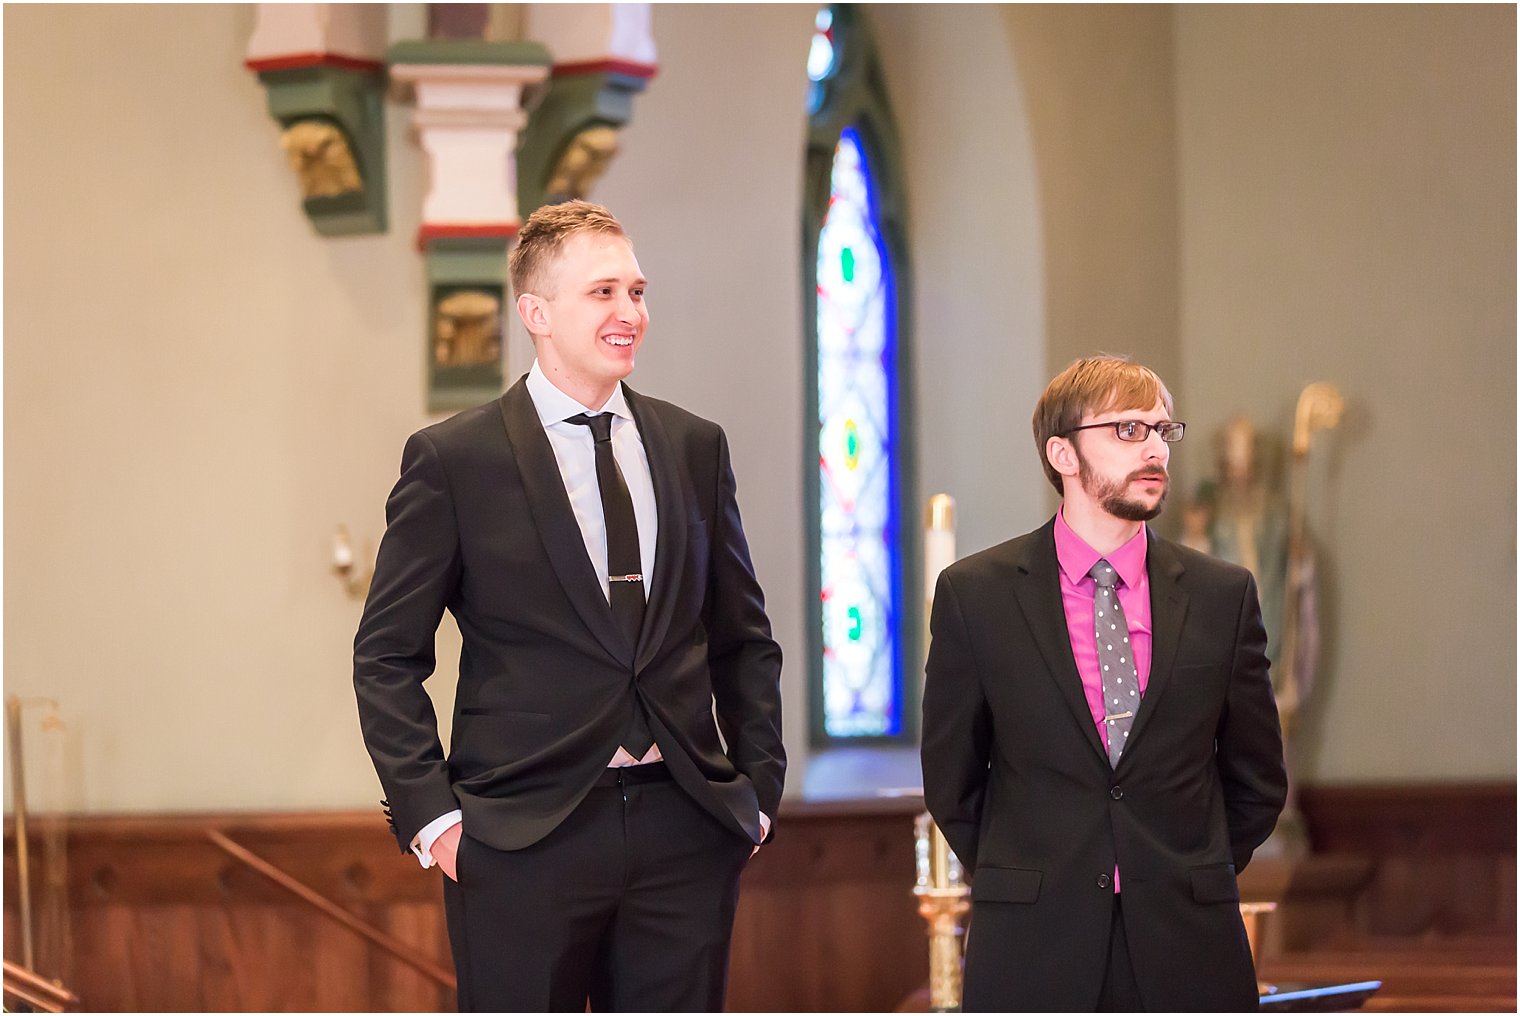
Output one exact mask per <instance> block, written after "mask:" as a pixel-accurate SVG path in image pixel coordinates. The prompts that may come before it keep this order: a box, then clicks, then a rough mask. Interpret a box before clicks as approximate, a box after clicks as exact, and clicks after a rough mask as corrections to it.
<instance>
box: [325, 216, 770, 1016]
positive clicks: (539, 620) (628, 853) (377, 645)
mask: <svg viewBox="0 0 1520 1016" xmlns="http://www.w3.org/2000/svg"><path fill="white" fill-rule="evenodd" d="M510 270H511V276H512V286H513V289H514V291H515V292H516V294H517V310H518V313H519V315H520V316H521V317H522V320H523V322H524V323H525V324H526V326H527V329H528V331H529V332H530V333H531V334H532V336H533V342H534V347H535V351H536V354H537V359H536V360H535V362H534V364H533V368H532V370H531V371H529V373H528V374H527V375H526V376H525V377H524V378H522V379H521V380H519V381H518V382H517V383H516V384H515V385H513V386H512V388H511V389H510V390H508V391H507V393H506V394H505V395H503V396H502V397H501V398H500V399H499V400H497V401H495V402H492V403H489V404H487V405H484V406H480V407H478V408H476V409H472V410H468V411H466V412H464V413H461V414H459V415H458V416H455V417H453V418H452V419H449V420H446V421H444V422H443V423H440V424H437V425H436V426H433V427H429V428H427V429H425V430H423V431H420V432H419V433H417V434H414V435H412V437H411V439H410V440H409V441H408V442H407V445H406V449H405V451H404V452H403V455H402V463H401V477H400V480H399V481H398V482H397V484H396V486H395V489H394V490H393V491H392V492H391V496H390V500H389V501H388V502H387V505H386V516H387V528H386V533H385V538H384V540H383V542H382V543H381V547H380V552H379V557H378V560H377V562H376V566H375V576H374V582H373V585H372V587H371V590H370V595H369V600H368V602H367V603H366V604H365V608H364V616H363V619H362V620H361V621H360V624H359V632H358V635H357V637H356V639H355V643H354V687H355V690H356V692H357V694H358V700H359V717H360V725H361V727H362V730H363V733H364V740H365V744H366V745H367V747H368V748H369V752H370V755H371V757H372V759H373V760H374V763H375V768H376V770H377V771H378V772H379V775H380V782H381V784H382V786H383V787H384V790H385V794H386V797H387V799H388V810H389V814H390V815H391V816H392V825H393V827H394V831H395V833H396V835H397V839H398V841H399V842H400V844H401V847H402V849H403V850H407V849H411V850H413V851H414V852H415V853H416V854H417V856H418V858H419V859H420V860H421V861H422V863H423V865H424V867H426V866H430V865H431V864H433V863H434V862H436V863H437V864H438V866H439V867H440V868H442V869H443V872H444V874H445V875H446V876H447V878H446V879H445V882H444V903H445V907H446V911H447V916H448V925H449V938H450V941H451V944H452V948H453V952H454V961H455V966H456V968H457V970H458V973H459V1003H460V1008H461V1009H462V1010H480V1011H485V1010H499V1011H503V1010H504V1011H514V1010H515V1011H545V1010H560V1011H583V1010H584V1009H585V1007H586V1004H587V1002H588V1000H589V1002H590V1004H591V1006H592V1007H593V1008H594V1009H597V1010H630V1009H631V1010H644V1011H658V1010H718V1009H721V1008H722V1005H723V994H724V987H725V981H726V977H727V964H728V946H729V938H730V934H731V931H732V926H733V918H734V908H735V905H736V902H737V898H738V883H739V875H740V872H741V870H742V869H743V866H744V863H745V861H746V860H747V859H748V858H749V856H750V855H751V853H752V852H753V850H754V849H755V847H756V845H757V844H759V843H761V842H763V841H764V840H765V839H766V838H767V837H768V836H769V833H770V825H771V819H772V817H773V816H774V815H775V814H776V808H777V806H778V805H779V803H780V799H781V789H782V777H783V773H784V771H785V766H786V762H785V753H784V751H783V749H782V743H781V703H780V685H779V679H780V670H781V652H780V649H779V647H778V646H777V645H776V643H775V642H774V641H773V640H772V639H771V632H770V624H769V622H768V620H767V619H766V615H765V605H764V600H763V597H762V595H761V591H760V587H759V584H758V583H757V582H756V580H755V575H754V569H753V567H752V565H751V563H750V556H749V549H748V546H747V544H746V542H745V538H744V531H743V528H742V526H741V524H740V519H739V508H738V503H737V501H736V499H735V485H734V476H733V471H732V468H731V466H730V463H729V452H728V443H727V440H726V438H725V437H724V435H723V431H722V430H721V429H720V428H719V427H718V426H717V425H716V424H713V423H709V422H708V421H706V420H703V419H700V418H698V417H696V416H693V415H692V414H690V413H688V412H686V411H684V410H682V409H679V408H677V407H676V406H673V405H671V404H670V403H668V402H662V401H659V400H657V399H652V398H648V397H647V396H643V395H638V394H636V393H635V392H633V391H632V390H631V389H629V388H627V387H626V386H625V385H624V384H623V383H622V382H623V379H624V378H626V377H627V376H628V375H629V373H630V372H631V371H632V370H633V366H634V358H635V356H636V354H637V353H638V350H639V348H640V346H641V344H642V343H643V340H644V332H645V329H646V327H647V326H648V323H649V312H648V309H647V307H646V305H645V300H644V290H645V280H644V276H643V274H642V272H641V271H640V268H639V264H638V261H637V259H636V258H635V257H634V253H633V246H632V244H631V242H630V241H629V239H628V237H627V235H626V234H625V233H624V231H623V228H622V226H621V225H620V224H619V223H618V221H617V220H616V219H615V218H613V216H612V215H611V213H610V212H608V211H607V210H606V209H605V208H601V207H600V206H597V205H593V204H590V203H588V202H584V201H572V202H568V203H566V204H563V205H553V206H547V207H545V208H541V209H539V210H538V211H537V212H535V213H534V214H533V215H532V216H530V217H529V219H528V221H527V222H526V223H525V224H524V226H523V229H522V231H521V233H520V234H519V236H518V245H517V247H516V249H515V250H514V251H513V253H512V256H511V260H510ZM444 610H448V611H449V612H450V613H451V614H453V616H454V619H455V620H456V621H457V622H458V625H459V631H460V634H461V635H462V636H463V648H462V651H461V654H460V661H459V684H458V690H457V693H456V704H455V710H454V726H453V739H452V743H451V746H450V750H449V752H448V754H447V756H445V754H444V752H443V748H442V745H441V744H440V743H439V739H438V733H437V724H436V717H435V716H434V713H433V709H432V705H431V701H430V699H429V698H428V696H427V694H426V693H425V691H424V690H423V687H422V682H423V681H424V680H425V679H426V678H427V677H428V676H429V675H430V674H431V673H432V671H433V668H434V635H435V632H436V629H437V626H438V623H439V621H440V619H441V617H442V615H443V611H444Z"/></svg>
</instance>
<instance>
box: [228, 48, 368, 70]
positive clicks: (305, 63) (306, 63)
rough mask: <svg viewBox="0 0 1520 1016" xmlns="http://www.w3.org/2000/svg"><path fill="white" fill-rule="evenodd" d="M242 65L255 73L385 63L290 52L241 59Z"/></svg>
mask: <svg viewBox="0 0 1520 1016" xmlns="http://www.w3.org/2000/svg"><path fill="white" fill-rule="evenodd" d="M243 66H244V67H247V68H248V69H249V70H251V71H254V72H255V73H261V72H263V71H290V70H295V69H296V68H298V67H338V68H341V69H343V70H346V71H366V72H367V71H383V70H384V69H385V64H384V63H382V62H381V61H379V60H361V59H360V58H358V57H356V56H344V55H343V54H341V53H291V54H289V55H287V56H266V57H260V58H259V59H257V60H255V59H251V58H250V59H248V60H244V61H243Z"/></svg>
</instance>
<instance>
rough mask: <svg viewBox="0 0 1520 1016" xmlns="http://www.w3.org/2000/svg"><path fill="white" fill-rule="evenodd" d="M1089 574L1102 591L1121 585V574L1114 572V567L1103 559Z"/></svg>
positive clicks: (1100, 559) (1099, 560)
mask: <svg viewBox="0 0 1520 1016" xmlns="http://www.w3.org/2000/svg"><path fill="white" fill-rule="evenodd" d="M1087 574H1089V575H1091V576H1092V578H1093V581H1094V582H1096V583H1097V584H1098V587H1099V588H1100V589H1112V588H1113V587H1114V586H1117V585H1118V584H1119V573H1118V572H1116V571H1114V566H1113V565H1111V564H1109V563H1108V562H1107V561H1105V560H1103V559H1102V558H1099V559H1098V563H1097V564H1095V565H1093V566H1092V571H1090V572H1088V573H1087Z"/></svg>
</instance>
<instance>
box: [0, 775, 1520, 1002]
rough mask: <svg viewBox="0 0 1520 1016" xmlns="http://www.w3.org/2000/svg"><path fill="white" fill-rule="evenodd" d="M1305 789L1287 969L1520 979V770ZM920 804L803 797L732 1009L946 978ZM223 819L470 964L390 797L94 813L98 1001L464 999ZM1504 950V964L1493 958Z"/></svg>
mask: <svg viewBox="0 0 1520 1016" xmlns="http://www.w3.org/2000/svg"><path fill="white" fill-rule="evenodd" d="M1303 804H1304V810H1305V813H1306V815H1307V817H1308V820H1309V826H1310V830H1311V834H1312V835H1313V837H1314V841H1315V844H1316V847H1317V849H1318V850H1320V851H1321V852H1322V853H1321V854H1319V855H1317V856H1316V858H1315V860H1314V863H1313V864H1311V865H1307V866H1297V867H1282V866H1278V867H1274V866H1273V865H1272V864H1270V863H1262V864H1260V865H1258V864H1253V865H1252V866H1251V868H1250V869H1248V871H1247V876H1249V877H1250V879H1251V880H1252V881H1254V882H1255V883H1256V884H1257V885H1258V888H1263V892H1264V893H1265V894H1266V895H1271V894H1272V893H1278V894H1279V895H1278V897H1277V898H1282V899H1284V900H1285V908H1295V907H1296V908H1297V913H1298V914H1299V917H1300V919H1301V920H1300V925H1301V927H1300V929H1299V931H1298V932H1297V933H1296V935H1297V937H1296V938H1294V939H1293V940H1292V941H1290V942H1288V943H1287V944H1288V945H1291V946H1294V947H1295V948H1297V946H1302V945H1304V944H1305V943H1308V944H1311V945H1315V947H1316V949H1325V950H1332V952H1323V951H1315V952H1311V953H1305V952H1304V951H1303V950H1302V949H1298V950H1297V951H1295V950H1294V949H1280V950H1279V951H1278V955H1276V956H1275V957H1274V958H1273V959H1272V962H1275V963H1278V964H1279V967H1280V969H1281V970H1282V971H1283V972H1284V973H1285V974H1293V973H1313V972H1315V971H1320V970H1321V968H1323V971H1330V970H1332V968H1333V969H1334V970H1335V971H1340V970H1342V969H1343V968H1344V969H1345V970H1361V969H1363V966H1364V965H1363V966H1359V965H1358V964H1359V963H1361V962H1362V961H1361V957H1362V955H1363V953H1362V952H1360V951H1358V950H1363V949H1364V946H1365V945H1366V943H1367V942H1378V943H1383V945H1384V946H1386V944H1387V943H1389V942H1393V943H1408V944H1409V948H1410V949H1411V950H1413V952H1415V953H1418V952H1420V951H1421V950H1425V951H1428V950H1429V949H1430V948H1432V947H1433V945H1438V944H1439V943H1441V942H1444V941H1451V942H1471V941H1473V940H1474V938H1473V937H1474V936H1478V939H1479V940H1481V941H1485V942H1488V941H1493V942H1497V943H1499V944H1498V945H1497V946H1496V947H1495V948H1494V949H1493V950H1490V952H1493V953H1495V954H1498V955H1499V956H1500V958H1499V959H1494V958H1493V956H1491V955H1490V954H1489V952H1484V953H1483V956H1482V959H1481V964H1480V965H1481V966H1482V969H1481V970H1478V971H1477V972H1478V973H1479V974H1483V975H1484V976H1486V977H1488V979H1489V980H1493V978H1494V977H1499V975H1500V974H1503V973H1504V969H1502V968H1504V963H1503V959H1502V954H1503V946H1504V943H1506V942H1507V943H1508V944H1509V947H1510V952H1509V955H1510V957H1511V961H1510V964H1509V966H1508V968H1507V970H1508V974H1509V977H1510V984H1511V985H1512V984H1513V970H1514V968H1513V943H1514V919H1515V824H1514V806H1515V788H1514V785H1513V784H1509V785H1507V786H1497V787H1493V786H1483V787H1473V786H1466V787H1442V788H1428V787H1425V788H1422V787H1412V788H1386V787H1379V788H1360V789H1359V788H1322V789H1314V788H1308V789H1306V790H1305V791H1304V794H1303ZM918 808H919V802H917V801H916V800H912V799H907V800H886V801H871V802H858V803H836V804H801V803H788V804H787V805H786V806H784V807H783V810H782V814H781V816H780V820H779V822H778V827H777V837H776V839H775V841H774V842H772V843H771V844H769V845H767V846H766V847H765V848H764V849H763V850H762V851H761V852H760V854H759V855H758V856H757V857H756V858H755V859H754V860H753V861H752V862H751V863H750V866H749V868H748V869H747V870H746V872H745V875H744V883H743V893H742V896H741V900H740V905H739V912H738V918H737V922H736V925H735V931H734V947H733V958H732V963H731V975H730V989H729V1005H730V1008H732V1009H735V1010H741V1011H761V1010H768V1011H815V1012H817V1011H841V1010H843V1011H868V1012H869V1011H884V1010H885V1011H890V1010H892V1009H894V1008H896V1007H897V1005H898V1004H899V1003H900V1002H901V1001H902V1000H903V999H905V998H906V997H908V996H909V995H911V994H912V993H913V992H914V991H915V990H916V989H918V988H920V987H921V986H922V985H923V984H924V983H925V981H926V979H927V977H928V950H927V941H926V938H925V933H924V922H923V921H922V920H921V919H920V918H919V917H918V916H917V911H916V905H915V901H914V899H913V895H912V886H913V817H914V815H915V814H916V813H917V811H918ZM208 828H216V829H220V830H221V831H223V832H225V833H226V834H227V835H229V836H231V837H232V838H233V839H234V840H236V841H237V842H238V843H240V844H242V845H243V846H244V847H246V848H248V849H249V850H251V851H253V852H254V853H256V854H258V855H260V856H261V857H263V858H265V859H266V860H268V861H271V862H273V863H274V864H276V865H277V866H279V867H280V868H282V869H284V870H285V871H287V872H288V873H290V874H291V875H293V876H294V877H296V878H297V879H299V880H301V881H302V882H304V883H306V884H307V885H309V886H311V887H312V888H313V889H315V890H316V891H317V892H319V893H321V894H322V895H324V896H326V897H328V898H329V899H331V900H333V901H335V902H336V903H338V904H340V905H341V906H343V907H344V908H346V909H348V910H349V911H351V912H352V913H354V914H356V915H358V916H360V917H362V918H364V919H365V920H367V921H369V922H370V923H372V924H373V925H375V926H376V927H378V928H379V929H380V930H382V931H384V932H386V933H388V934H390V935H393V936H395V937H396V938H398V939H401V940H403V941H405V942H408V943H410V944H411V945H412V946H414V947H415V948H416V949H417V951H418V952H419V954H421V955H423V956H426V957H429V958H431V959H433V960H435V961H437V962H439V963H441V964H443V965H444V966H445V967H450V966H451V963H450V959H449V952H448V941H447V936H446V933H445V930H444V924H443V915H442V906H441V903H440V899H439V896H440V894H439V879H440V878H441V877H442V876H441V875H439V874H438V873H437V872H436V871H433V872H422V871H420V870H419V869H418V868H417V866H416V862H415V861H414V860H412V859H411V857H410V856H409V855H406V856H403V855H401V854H399V853H398V852H397V850H396V846H395V843H394V841H393V840H392V839H391V838H390V836H389V834H388V833H387V832H386V831H385V827H384V824H383V821H382V820H381V819H380V817H379V815H378V813H374V814H370V813H353V814H349V813H323V814H286V815H280V814H266V815H226V814H223V815H200V816H141V817H131V818H109V817H90V818H79V819H76V820H73V821H72V822H71V823H70V833H69V836H68V861H69V899H70V900H71V904H72V905H71V910H70V922H71V931H72V936H73V943H74V952H73V956H72V966H73V971H72V979H71V980H70V982H69V986H70V987H71V988H73V989H74V990H75V991H76V992H78V993H79V995H80V996H81V999H82V1002H83V1005H84V1007H85V1008H87V1009H92V1010H104V1011H142V1010H163V1011H194V1010H210V1011H272V1012H288V1011H298V1010H306V1011H310V1010H323V1011H437V1010H440V1009H448V1008H451V1007H452V1005H453V993H452V992H451V991H449V990H448V989H446V988H441V987H439V986H438V985H437V984H435V983H434V982H433V981H431V980H429V979H427V978H426V977H424V976H423V975H422V974H420V973H418V972H417V971H414V970H412V969H410V968H408V967H406V966H404V965H402V964H400V963H398V962H396V961H394V960H392V959H390V958H389V957H387V956H386V955H385V954H384V953H382V952H381V951H380V950H378V949H375V948H373V947H371V946H370V945H368V944H367V943H365V942H364V941H362V940H360V939H359V938H358V937H356V936H355V935H354V934H352V933H351V932H350V931H348V930H347V929H345V928H343V927H341V926H339V925H338V924H336V923H335V922H333V921H332V920H331V919H328V918H326V917H324V916H323V915H321V914H320V913H318V912H316V911H315V910H313V909H312V908H310V907H308V906H306V905H304V904H302V903H300V902H299V901H298V900H296V899H295V898H294V897H293V896H291V895H290V894H289V893H287V892H286V891H285V890H283V889H281V888H279V887H278V886H276V885H275V884H273V883H272V882H270V881H269V880H268V879H265V878H263V877H262V876H260V875H258V874H256V873H255V872H253V871H252V870H250V869H248V868H247V867H245V866H243V865H241V864H239V863H238V862H237V861H235V860H233V859H232V858H231V857H229V856H227V855H226V854H225V853H223V852H222V851H221V850H219V849H218V848H217V847H216V846H214V845H213V844H212V843H211V842H210V841H208V840H207V839H206V836H205V832H206V830H207V829H208ZM7 835H8V836H9V831H7ZM7 843H8V844H9V839H8V840H7ZM5 877H6V894H5V903H6V913H5V928H6V939H5V941H6V945H7V950H8V951H14V950H15V949H16V948H17V947H18V946H17V943H19V936H18V935H17V934H16V933H15V932H16V930H17V928H16V923H15V922H16V918H15V914H14V911H13V908H14V906H15V900H16V896H17V894H16V893H15V892H14V891H13V890H14V888H15V881H14V878H15V873H14V860H13V851H12V850H10V849H9V847H8V848H7V850H6V871H5ZM1274 880H1276V881H1274ZM1380 948H1382V947H1380ZM1390 948H1391V951H1390ZM1336 949H1338V950H1340V951H1339V952H1333V950H1336ZM1470 952H1471V951H1470V950H1469V953H1470ZM1380 955H1383V957H1384V958H1382V959H1378V960H1376V963H1377V964H1378V965H1379V969H1380V970H1381V969H1385V968H1386V969H1397V968H1398V963H1399V962H1401V961H1400V960H1399V957H1400V956H1401V955H1403V954H1402V953H1401V952H1400V951H1399V948H1398V947H1389V948H1382V952H1381V953H1380ZM1337 956H1339V957H1340V959H1339V960H1338V959H1336V957H1337ZM1389 957H1391V959H1390V958H1389ZM1315 963H1318V964H1319V966H1318V967H1316V966H1315V965H1314V964H1315ZM1337 963H1340V966H1337V965H1336V964H1337ZM1295 964H1296V965H1295ZM1390 964H1392V966H1390ZM1496 965H1497V967H1498V968H1501V969H1500V970H1499V973H1498V974H1495V973H1494V972H1493V971H1492V970H1490V969H1489V968H1490V967H1494V966H1496ZM1474 969H1476V968H1474ZM43 972H44V973H47V972H48V971H46V970H44V971H43ZM1489 975H1492V976H1489ZM1369 976H1377V975H1376V973H1373V974H1371V975H1369ZM1442 976H1445V975H1442ZM1430 977H1436V975H1434V974H1431V975H1429V977H1427V978H1426V980H1428V981H1430V983H1428V984H1426V983H1425V982H1423V981H1421V982H1418V983H1416V981H1415V980H1409V979H1408V978H1407V977H1406V980H1408V984H1406V985H1405V988H1407V989H1408V993H1410V994H1411V997H1412V995H1413V994H1417V993H1418V991H1420V990H1426V989H1428V992H1427V994H1426V996H1424V997H1426V998H1428V999H1436V1000H1437V1001H1439V999H1441V998H1448V999H1449V1000H1460V999H1462V998H1470V999H1473V1000H1476V999H1477V998H1478V996H1479V995H1482V996H1483V997H1484V998H1487V997H1489V995H1492V994H1494V992H1493V991H1490V989H1492V988H1493V987H1494V986H1493V985H1491V984H1489V983H1488V980H1485V981H1483V983H1482V984H1479V985H1477V986H1476V987H1475V988H1474V989H1473V990H1474V991H1475V992H1477V994H1473V995H1463V994H1462V990H1463V989H1462V988H1461V985H1460V984H1459V983H1458V982H1457V979H1456V978H1457V975H1456V974H1452V975H1451V978H1450V979H1449V983H1448V981H1441V980H1439V977H1436V980H1430ZM1501 979H1502V978H1501ZM1438 982H1439V983H1438ZM1421 985H1423V988H1422V987H1421ZM1401 990H1402V989H1401ZM1442 992H1444V993H1445V994H1441V993H1442ZM1497 993H1498V994H1499V995H1502V994H1503V991H1502V990H1498V991H1497ZM1431 1004H1432V1005H1435V1004H1437V1003H1436V1002H1432V1003H1431ZM1452 1004H1455V1002H1452Z"/></svg>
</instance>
